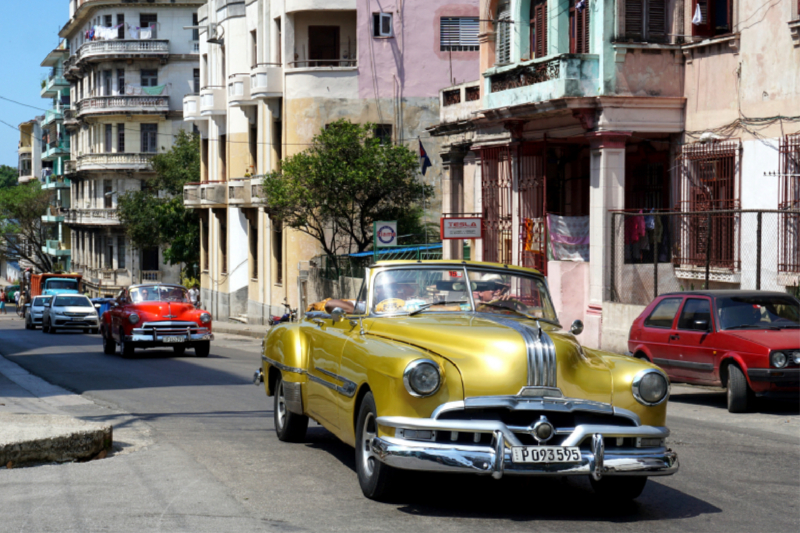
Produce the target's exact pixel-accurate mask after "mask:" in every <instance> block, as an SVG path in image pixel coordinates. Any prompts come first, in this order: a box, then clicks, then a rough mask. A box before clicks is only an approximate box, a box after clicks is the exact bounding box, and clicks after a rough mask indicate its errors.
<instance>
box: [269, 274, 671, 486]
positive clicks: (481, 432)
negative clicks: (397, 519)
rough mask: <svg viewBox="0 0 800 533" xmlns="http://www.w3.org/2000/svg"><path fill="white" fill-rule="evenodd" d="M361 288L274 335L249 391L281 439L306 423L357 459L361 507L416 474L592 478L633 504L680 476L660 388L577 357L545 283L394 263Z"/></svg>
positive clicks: (611, 358)
mask: <svg viewBox="0 0 800 533" xmlns="http://www.w3.org/2000/svg"><path fill="white" fill-rule="evenodd" d="M364 280H365V281H364V284H363V286H362V288H361V291H360V294H359V297H358V299H357V300H356V301H355V302H341V307H336V308H334V309H328V311H330V312H329V313H328V312H311V313H307V314H306V315H305V316H304V317H303V318H302V319H301V320H300V321H299V322H295V323H284V324H280V325H278V326H275V327H273V328H272V329H271V330H270V331H269V334H268V335H267V336H266V338H265V339H264V341H263V352H262V367H261V368H260V369H259V370H258V371H257V372H256V375H255V381H256V383H257V384H259V383H261V382H263V383H264V386H265V388H266V392H267V395H268V396H274V406H275V408H274V421H275V431H276V432H277V435H278V438H279V439H280V440H282V441H287V442H298V441H301V440H303V439H304V437H305V434H306V429H307V427H308V421H309V419H310V418H311V419H314V420H316V421H317V422H319V423H320V424H322V425H323V426H324V427H325V428H327V429H328V430H329V431H331V432H332V433H334V434H335V435H336V436H337V437H338V438H340V439H341V440H342V441H344V442H345V443H347V444H349V445H351V446H354V447H355V452H356V470H357V473H358V479H359V482H360V484H361V489H362V490H363V492H364V494H365V495H366V496H367V497H369V498H373V499H383V498H386V497H388V496H389V494H390V492H391V491H392V490H393V489H395V488H398V486H399V485H400V484H399V483H398V482H397V479H398V474H399V473H400V471H401V470H405V471H413V470H419V471H433V472H454V473H471V474H479V475H490V476H493V477H494V478H498V479H499V478H501V477H502V476H504V475H523V476H541V475H557V476H574V475H586V476H589V478H590V480H591V483H592V486H593V487H594V489H595V491H596V492H598V493H599V494H601V495H604V496H609V497H613V498H618V499H621V498H628V499H631V498H636V497H637V496H639V494H641V492H642V490H643V489H644V486H645V483H646V481H647V477H648V476H657V475H669V474H673V473H675V472H676V471H677V470H678V458H677V455H676V454H675V453H674V452H673V451H672V450H670V449H668V448H667V447H666V446H665V439H666V438H667V436H669V430H668V429H667V428H666V427H665V419H666V411H667V396H668V394H669V381H668V380H667V377H666V375H665V374H664V373H663V372H662V371H661V370H659V369H658V367H656V366H653V365H651V364H649V363H647V362H645V361H641V360H638V359H633V358H630V357H625V356H621V355H616V354H612V353H608V352H601V351H598V350H592V349H588V348H584V347H582V346H581V344H580V343H579V342H578V341H577V340H576V338H575V336H576V335H577V334H579V333H580V331H581V330H582V329H583V326H582V324H580V322H579V321H576V322H575V323H574V324H573V325H572V328H571V330H570V331H569V332H567V331H564V330H563V329H562V328H561V325H560V324H559V322H558V317H557V315H556V311H555V309H554V308H553V303H552V301H551V299H550V295H549V293H548V290H547V283H546V281H545V278H544V277H543V276H542V275H541V274H539V273H538V272H537V271H535V270H531V269H525V268H516V267H510V266H505V265H497V264H491V263H478V262H469V261H466V262H462V261H458V262H455V261H421V262H420V261H413V262H412V261H392V262H380V263H377V264H375V265H372V267H371V268H369V269H368V270H367V273H366V275H365V277H364ZM345 308H347V309H346V310H345ZM347 311H349V312H347Z"/></svg>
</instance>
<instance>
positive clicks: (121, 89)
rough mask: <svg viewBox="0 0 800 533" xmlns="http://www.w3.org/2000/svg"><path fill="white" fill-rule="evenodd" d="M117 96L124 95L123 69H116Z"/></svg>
mask: <svg viewBox="0 0 800 533" xmlns="http://www.w3.org/2000/svg"><path fill="white" fill-rule="evenodd" d="M117 94H120V95H122V94H125V69H124V68H118V69H117Z"/></svg>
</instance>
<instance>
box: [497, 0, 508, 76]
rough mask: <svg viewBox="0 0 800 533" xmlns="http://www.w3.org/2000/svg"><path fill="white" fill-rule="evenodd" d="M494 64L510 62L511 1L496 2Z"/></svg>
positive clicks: (501, 0)
mask: <svg viewBox="0 0 800 533" xmlns="http://www.w3.org/2000/svg"><path fill="white" fill-rule="evenodd" d="M494 33H495V64H496V65H507V64H508V63H511V2H510V0H500V2H498V4H497V17H496V18H495V23H494Z"/></svg>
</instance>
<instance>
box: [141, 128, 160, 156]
mask: <svg viewBox="0 0 800 533" xmlns="http://www.w3.org/2000/svg"><path fill="white" fill-rule="evenodd" d="M157 143H158V124H142V152H143V153H155V152H157V151H158V144H157Z"/></svg>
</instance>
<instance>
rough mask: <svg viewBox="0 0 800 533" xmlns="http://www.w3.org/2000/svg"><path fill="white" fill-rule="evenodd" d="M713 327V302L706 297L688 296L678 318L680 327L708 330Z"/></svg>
mask: <svg viewBox="0 0 800 533" xmlns="http://www.w3.org/2000/svg"><path fill="white" fill-rule="evenodd" d="M710 327H711V303H710V302H709V301H708V300H706V299H705V298H687V300H686V303H685V304H683V310H682V311H681V316H680V318H679V319H678V329H688V330H693V331H708V330H709V329H710Z"/></svg>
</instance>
